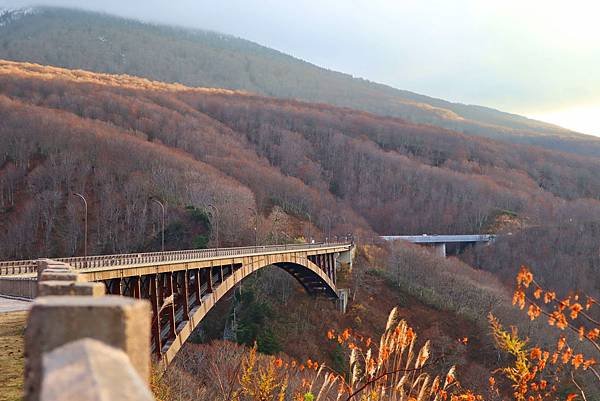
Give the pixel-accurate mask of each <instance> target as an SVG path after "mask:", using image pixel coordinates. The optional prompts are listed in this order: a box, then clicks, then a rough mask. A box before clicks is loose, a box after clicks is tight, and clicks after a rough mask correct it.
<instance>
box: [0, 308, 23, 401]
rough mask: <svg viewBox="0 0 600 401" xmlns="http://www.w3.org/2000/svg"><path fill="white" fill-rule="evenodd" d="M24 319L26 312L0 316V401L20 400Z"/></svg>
mask: <svg viewBox="0 0 600 401" xmlns="http://www.w3.org/2000/svg"><path fill="white" fill-rule="evenodd" d="M26 317H27V312H10V313H2V314H0V401H15V400H21V399H22V391H23V365H24V358H23V331H24V329H25V319H26Z"/></svg>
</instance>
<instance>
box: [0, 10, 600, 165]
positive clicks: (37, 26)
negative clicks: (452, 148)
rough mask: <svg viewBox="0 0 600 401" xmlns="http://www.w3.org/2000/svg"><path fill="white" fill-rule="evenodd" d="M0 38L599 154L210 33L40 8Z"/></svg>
mask: <svg viewBox="0 0 600 401" xmlns="http://www.w3.org/2000/svg"><path fill="white" fill-rule="evenodd" d="M0 37H1V38H2V39H1V40H0V58H4V59H8V60H15V61H30V62H35V63H40V64H47V65H54V66H60V67H66V68H80V69H85V70H89V71H96V72H107V73H118V74H121V73H125V74H130V75H136V76H140V77H146V78H150V79H155V80H160V81H164V82H178V83H182V84H184V85H187V86H192V87H216V88H228V89H235V90H243V91H248V92H252V93H257V94H262V95H266V96H272V97H278V98H290V99H299V100H304V101H309V102H320V103H329V104H332V105H336V106H342V107H350V108H355V109H359V110H365V111H369V112H372V113H376V114H379V115H384V116H392V117H400V118H403V119H406V120H408V121H411V122H414V123H419V124H431V125H435V126H439V127H442V128H447V129H452V130H455V131H458V132H462V133H465V134H467V135H472V136H484V137H489V138H493V139H498V140H502V141H506V142H512V143H523V144H531V145H536V146H541V147H545V148H549V149H555V150H561V151H568V152H572V153H578V154H582V155H591V156H598V155H600V141H599V140H598V139H597V138H594V137H590V136H587V135H581V134H577V133H574V132H572V131H569V130H566V129H563V128H560V127H557V126H554V125H551V124H546V123H542V122H539V121H534V120H530V119H527V118H525V117H521V116H518V115H514V114H509V113H503V112H500V111H497V110H494V109H490V108H486V107H480V106H471V105H464V104H459V103H451V102H447V101H444V100H441V99H435V98H431V97H427V96H423V95H419V94H416V93H412V92H409V91H403V90H399V89H394V88H391V87H389V86H385V85H380V84H376V83H373V82H369V81H366V80H363V79H358V78H354V77H352V76H350V75H347V74H342V73H338V72H335V71H330V70H326V69H323V68H320V67H318V66H315V65H313V64H310V63H307V62H304V61H302V60H299V59H296V58H293V57H290V56H288V55H285V54H283V53H281V52H278V51H275V50H272V49H268V48H266V47H263V46H260V45H258V44H255V43H252V42H249V41H246V40H243V39H239V38H235V37H232V36H228V35H224V34H219V33H215V32H208V31H198V30H190V29H182V28H175V27H167V26H160V25H154V24H147V23H141V22H137V21H133V20H128V19H123V18H118V17H113V16H110V15H106V14H99V13H93V12H85V11H79V10H71V9H61V8H48V7H44V8H35V9H28V10H27V12H22V11H20V10H12V11H5V12H4V13H3V14H2V15H1V16H0Z"/></svg>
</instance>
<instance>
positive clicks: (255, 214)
mask: <svg viewBox="0 0 600 401" xmlns="http://www.w3.org/2000/svg"><path fill="white" fill-rule="evenodd" d="M248 210H250V211H251V212H252V213H254V251H256V248H258V210H256V209H254V208H251V207H249V208H248Z"/></svg>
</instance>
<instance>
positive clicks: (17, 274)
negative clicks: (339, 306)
mask: <svg viewBox="0 0 600 401" xmlns="http://www.w3.org/2000/svg"><path fill="white" fill-rule="evenodd" d="M353 251H354V246H353V245H352V244H350V243H334V244H303V245H275V246H255V247H243V248H223V249H209V250H190V251H172V252H154V253H138V254H126V255H102V256H89V257H79V258H60V259H53V260H48V259H45V260H37V261H36V260H30V261H14V262H0V294H1V293H2V292H3V291H2V288H3V285H4V286H5V288H7V287H6V285H9V284H10V283H11V282H13V283H22V282H24V281H28V280H29V281H35V279H36V278H37V276H38V274H41V272H42V270H43V268H44V267H50V268H51V267H52V264H53V263H56V262H59V263H66V264H68V265H69V266H70V267H71V269H74V270H75V271H76V272H77V279H78V280H83V281H90V282H102V283H104V284H105V286H106V292H107V293H108V294H115V295H123V296H128V297H133V298H136V299H147V300H149V301H150V304H151V306H152V330H151V333H152V340H151V341H152V342H151V349H152V352H153V354H154V355H155V356H156V357H157V358H158V359H159V362H160V363H161V364H162V366H163V367H166V366H167V365H168V364H169V363H170V362H171V361H172V360H173V358H174V357H175V355H176V353H177V352H178V351H179V349H180V348H181V347H182V345H183V344H184V342H185V341H186V339H187V338H188V337H189V336H190V334H191V333H192V331H193V330H194V329H195V328H196V326H197V325H198V324H199V323H200V322H201V321H202V319H203V318H204V317H205V316H206V314H207V313H208V311H210V309H212V307H213V306H214V305H215V304H216V303H217V302H218V301H219V299H221V298H222V297H223V296H224V295H225V294H226V293H227V292H228V291H229V290H230V289H232V288H233V287H234V286H235V285H236V284H238V283H239V282H240V281H242V280H243V279H244V278H245V277H247V276H248V275H250V274H252V273H254V272H255V271H257V270H260V269H262V268H264V267H266V266H270V265H274V266H277V267H279V268H281V269H283V270H285V271H286V272H287V273H289V274H290V275H292V276H293V277H294V278H295V279H296V280H297V281H298V282H299V283H300V284H301V285H302V286H303V287H304V289H305V290H306V291H307V292H308V293H309V294H313V295H320V296H324V297H327V298H329V299H332V300H337V299H338V292H337V288H336V270H337V268H338V267H339V266H340V265H341V264H351V263H352V254H353ZM38 266H40V268H39V270H38ZM7 283H8V284H7Z"/></svg>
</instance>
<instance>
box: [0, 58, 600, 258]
mask: <svg viewBox="0 0 600 401" xmlns="http://www.w3.org/2000/svg"><path fill="white" fill-rule="evenodd" d="M0 117H1V118H0V136H1V137H2V142H1V143H0V202H1V203H2V204H1V205H0V206H2V207H4V210H5V212H4V213H5V216H4V217H6V218H5V219H3V220H4V221H12V219H17V220H19V219H25V220H27V219H29V217H27V214H24V213H23V210H22V209H21V208H22V207H23V205H25V204H29V203H31V202H33V204H35V205H36V206H35V208H34V209H32V210H30V212H31V213H32V214H33V215H37V213H38V212H39V211H40V210H43V209H44V208H48V207H50V206H51V207H52V208H57V209H60V208H62V207H64V206H65V204H66V199H65V198H64V196H65V191H68V190H69V188H77V189H78V190H82V191H85V190H88V191H102V193H105V194H106V195H105V196H106V199H110V198H112V197H114V196H117V197H118V199H117V200H115V202H116V204H122V205H123V207H122V208H117V210H114V211H113V212H114V213H115V214H114V216H112V217H111V218H113V219H116V220H117V221H119V222H123V221H126V220H127V218H126V217H124V216H122V215H121V213H123V211H124V210H129V209H127V207H125V206H124V205H125V204H129V203H133V205H134V209H131V210H130V213H132V215H137V214H138V213H142V212H144V213H146V212H145V210H146V209H145V208H146V207H147V206H146V201H145V199H146V198H144V196H147V195H148V194H149V193H150V192H154V194H158V195H160V196H162V197H164V198H171V199H172V203H173V204H178V205H180V207H183V206H187V205H193V206H197V207H201V206H206V205H207V204H208V203H210V202H211V201H212V202H217V203H219V204H221V203H223V204H224V205H226V204H228V202H233V203H232V204H231V205H230V206H224V208H227V209H228V210H231V212H230V213H228V216H229V215H230V218H231V219H230V220H228V223H223V224H222V227H221V228H222V229H223V231H224V232H223V235H224V237H223V238H229V239H228V243H231V244H236V243H241V242H243V241H245V240H247V239H248V238H251V234H250V230H251V227H249V226H247V227H239V230H237V229H236V223H235V221H236V218H237V216H238V215H239V216H244V214H243V213H242V214H241V215H240V214H239V213H241V212H236V213H233V210H238V211H239V210H247V208H248V207H258V208H259V210H260V211H261V212H262V213H263V214H264V215H265V216H267V215H268V213H270V211H271V210H272V208H273V207H275V206H276V207H279V208H281V210H283V211H284V212H285V213H286V214H288V215H290V216H296V217H298V218H300V219H307V215H308V214H310V216H312V221H313V223H315V224H316V225H317V226H319V227H320V228H321V229H322V230H324V231H325V229H326V228H328V226H330V225H332V226H333V231H335V233H337V234H346V233H348V232H349V231H351V230H353V229H357V228H358V229H362V230H366V232H369V230H370V229H371V228H373V229H374V230H375V231H377V232H379V233H381V234H387V233H389V234H394V233H419V232H435V233H467V232H480V231H482V230H485V229H486V227H487V226H488V225H489V224H491V223H493V220H494V218H495V216H496V215H497V214H498V213H503V212H502V211H506V210H509V211H511V213H517V214H519V215H522V216H526V217H527V218H528V219H530V221H531V222H537V223H536V224H545V223H547V222H555V221H557V219H559V218H560V216H566V215H568V214H569V213H570V214H571V215H573V216H575V211H577V216H576V217H575V218H576V219H580V218H581V219H595V218H596V213H597V212H598V210H600V202H598V201H597V199H599V198H600V177H598V176H597V174H596V172H597V171H598V170H599V169H600V161H598V160H596V159H594V158H586V157H581V156H575V155H570V154H567V153H559V152H553V151H547V150H541V149H537V148H533V147H527V146H521V145H508V144H504V143H502V142H497V141H492V140H489V139H482V138H472V137H467V136H465V135H464V134H460V133H457V132H453V131H449V130H444V129H440V128H437V127H433V126H425V125H415V124H411V123H408V122H406V121H403V120H399V119H392V118H385V117H380V116H376V115H373V114H369V113H365V112H360V111H354V110H350V109H342V108H336V107H333V106H327V105H323V104H309V103H302V102H298V101H290V100H278V99H273V98H265V97H259V96H255V95H249V94H245V93H240V92H234V91H229V90H217V89H201V88H195V89H193V88H188V87H185V86H182V85H173V84H166V83H160V82H152V81H148V80H145V79H140V78H136V77H131V76H118V75H106V74H94V73H90V72H86V71H73V70H66V69H60V68H53V67H45V66H39V65H32V64H25V63H14V62H7V61H1V62H0ZM105 140H106V141H108V144H107V145H102V146H100V145H98V144H96V142H99V143H100V142H102V141H105ZM131 141H135V142H131ZM121 142H123V143H121ZM134 143H139V145H134ZM109 145H110V146H112V147H116V148H114V149H113V148H111V147H107V146H109ZM146 148H147V149H146ZM122 149H131V150H128V151H126V152H125V153H123V150H122ZM153 149H154V150H153ZM151 152H155V153H156V152H158V153H157V156H153V157H151V158H150V160H163V159H164V160H165V161H164V162H152V163H151V162H150V161H148V157H149V156H148V155H150V154H151ZM125 154H129V155H130V157H129V158H128V157H126V156H124V155H125ZM119 155H120V156H119ZM161 155H162V156H161ZM113 158H114V159H115V160H116V161H118V163H124V165H123V166H120V167H119V168H118V169H116V170H114V166H113V164H114V163H113V162H111V160H112V159H113ZM179 159H181V160H190V162H189V165H190V172H188V173H185V168H184V167H183V166H185V165H186V162H184V161H177V160H179ZM191 161H197V162H198V163H200V164H198V165H197V167H194V166H196V164H195V162H194V163H192V162H191ZM170 163H175V164H176V165H173V166H171V164H170ZM155 164H156V166H155ZM177 165H179V166H180V167H177ZM115 166H117V164H115ZM152 166H155V167H152ZM203 166H205V167H203ZM150 167H152V168H150ZM194 169H198V174H204V175H206V176H207V178H205V179H203V180H204V182H208V183H213V184H211V185H214V186H208V187H207V190H206V191H204V192H202V190H201V188H202V186H203V185H208V184H194V179H193V171H194ZM113 170H114V171H113ZM178 171H179V172H178ZM100 173H101V174H100ZM148 174H150V176H151V179H150V178H149V176H148ZM190 174H192V175H191V176H190ZM219 174H221V175H223V176H222V178H217V177H219ZM136 176H139V181H140V182H143V183H144V185H141V186H140V185H137V184H133V183H132V184H131V186H132V187H131V188H130V189H131V190H132V191H133V192H132V194H131V197H129V195H124V194H123V193H124V192H127V191H126V190H125V187H124V186H127V185H130V184H128V182H129V180H131V179H132V177H136ZM212 176H214V177H215V178H209V177H212ZM32 180H33V181H32ZM148 180H149V181H148ZM157 180H159V181H157ZM226 180H233V181H232V184H225V182H227V181H226ZM221 182H223V184H219V183H221ZM93 183H95V184H93ZM222 185H224V186H223V187H222V188H221V186H222ZM104 186H108V188H109V189H104V188H103V187H104ZM228 187H231V188H232V189H231V191H233V190H234V188H237V187H240V188H245V190H249V191H251V195H248V194H245V195H241V194H240V195H235V196H233V195H231V196H230V195H227V193H228V192H227V191H230V190H228V189H227V188H228ZM95 188H98V189H95ZM135 188H137V189H135ZM134 189H135V190H134ZM44 191H50V192H51V193H52V194H54V195H52V196H50V194H48V198H44V197H36V194H37V193H38V192H40V193H41V192H44ZM144 192H146V194H144ZM112 193H114V194H115V195H114V196H113V195H111V194H112ZM53 197H55V198H56V203H51V204H50V205H48V204H47V202H48V201H49V200H50V199H54V198H53ZM582 198H585V199H589V201H587V202H588V203H589V205H588V206H586V210H585V213H581V212H580V211H578V210H579V209H574V211H573V212H569V210H571V208H572V207H573V208H575V207H576V206H577V202H578V200H579V199H582ZM103 199H104V198H103ZM106 199H104V201H105V202H108V203H107V204H106V205H108V204H110V202H109V201H106ZM106 205H105V206H102V210H105V209H106ZM32 207H33V206H32ZM98 207H100V205H98ZM136 208H141V209H139V210H138V209H136ZM111 210H112V207H111ZM73 213H74V212H73ZM599 215H600V214H599ZM98 216H99V217H98V219H99V221H102V220H105V219H104V218H100V217H101V215H100V214H98ZM37 218H41V217H37ZM130 218H131V217H130ZM34 220H35V219H34ZM330 220H331V224H330V223H329V221H330ZM15 221H16V220H15ZM39 224H41V225H42V226H43V225H44V223H43V219H42V220H40V222H39ZM119 224H121V225H120V227H122V229H123V230H125V228H126V225H125V224H123V223H119ZM36 227H38V226H36ZM6 229H8V230H9V231H7V235H8V238H9V239H7V243H9V242H10V243H15V244H14V246H15V247H14V248H11V249H20V250H21V252H25V249H26V247H24V246H23V245H22V244H21V246H20V247H19V245H18V241H16V242H15V241H13V240H14V239H15V238H21V237H22V236H18V235H16V234H11V233H12V231H10V230H17V229H23V227H22V226H21V225H20V224H17V223H15V224H12V225H9V226H8V227H7V228H6ZM29 229H31V228H28V229H23V230H24V231H23V233H24V234H23V235H26V234H25V233H26V232H27V230H29ZM48 229H49V230H51V229H50V228H48ZM34 231H35V230H34ZM143 231H144V229H143V227H141V228H140V236H139V237H137V238H136V241H138V242H137V243H138V246H139V241H141V239H143V237H144V236H143V235H142V234H141V233H142V232H143ZM47 235H50V232H47ZM102 235H107V237H106V238H105V239H104V240H99V241H98V243H99V244H104V245H102V246H100V245H99V246H100V249H104V248H106V244H107V242H106V241H109V242H110V241H113V242H114V239H113V237H111V235H113V234H106V233H103V234H102ZM64 236H66V237H68V235H67V234H64ZM134 242H135V241H133V242H132V243H131V246H132V247H133V246H134ZM122 246H125V247H127V246H129V245H122ZM6 249H8V248H5V250H6ZM107 249H108V248H107Z"/></svg>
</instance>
